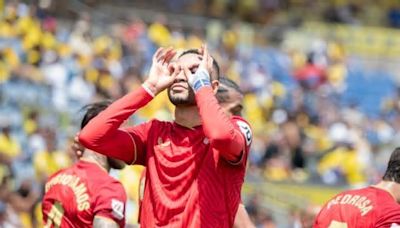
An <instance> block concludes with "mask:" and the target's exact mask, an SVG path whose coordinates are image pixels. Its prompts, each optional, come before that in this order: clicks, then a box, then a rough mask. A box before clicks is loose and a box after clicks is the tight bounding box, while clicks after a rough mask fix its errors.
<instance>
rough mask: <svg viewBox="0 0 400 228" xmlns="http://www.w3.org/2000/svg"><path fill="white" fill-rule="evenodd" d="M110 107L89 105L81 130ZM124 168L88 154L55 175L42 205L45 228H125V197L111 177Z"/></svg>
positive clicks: (49, 182) (95, 154) (120, 164)
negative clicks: (111, 173)
mask: <svg viewBox="0 0 400 228" xmlns="http://www.w3.org/2000/svg"><path fill="white" fill-rule="evenodd" d="M110 103H111V102H108V101H104V102H99V103H95V104H92V105H89V106H88V107H87V111H86V113H85V116H84V117H83V120H82V122H81V128H83V127H84V126H85V125H86V124H87V123H88V122H89V121H90V120H91V119H92V118H93V117H95V116H96V115H97V114H98V113H100V112H101V111H103V110H104V109H106V108H107V107H108V105H109V104H110ZM124 166H125V164H124V162H122V161H118V160H116V159H112V158H108V157H106V156H104V155H102V154H99V153H95V152H94V151H90V150H86V151H85V152H84V153H83V154H82V156H81V157H80V158H79V161H78V162H77V163H76V164H75V165H73V166H72V167H70V168H67V169H64V170H61V171H58V172H57V173H55V174H53V175H52V176H51V177H50V178H49V180H48V181H47V183H46V186H45V195H44V197H43V202H42V213H43V222H44V224H45V227H49V228H50V227H124V226H125V202H126V193H125V190H124V189H123V186H122V185H121V183H120V182H119V181H118V180H116V179H114V178H112V177H111V176H110V175H109V174H108V172H109V171H110V169H111V168H113V169H122V168H124Z"/></svg>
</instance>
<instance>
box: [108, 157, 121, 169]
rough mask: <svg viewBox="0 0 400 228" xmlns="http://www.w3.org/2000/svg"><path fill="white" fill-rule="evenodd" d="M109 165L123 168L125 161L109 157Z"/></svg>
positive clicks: (114, 167) (113, 167)
mask: <svg viewBox="0 0 400 228" xmlns="http://www.w3.org/2000/svg"><path fill="white" fill-rule="evenodd" d="M107 162H108V165H109V166H110V168H112V169H123V168H125V162H123V161H121V160H117V159H113V158H107Z"/></svg>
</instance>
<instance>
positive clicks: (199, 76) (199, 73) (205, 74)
mask: <svg viewBox="0 0 400 228" xmlns="http://www.w3.org/2000/svg"><path fill="white" fill-rule="evenodd" d="M199 52H200V53H201V54H202V60H201V62H200V64H199V67H198V68H197V70H196V72H195V73H194V74H192V73H191V72H190V70H189V68H188V67H184V69H183V70H184V72H185V76H186V78H187V80H188V82H189V85H190V86H191V87H192V88H193V90H194V91H195V92H196V91H197V90H199V89H200V88H201V87H203V86H210V85H211V82H210V74H211V72H212V68H213V59H212V57H211V56H210V54H209V53H208V49H207V46H206V45H203V46H202V47H201V49H200V50H199Z"/></svg>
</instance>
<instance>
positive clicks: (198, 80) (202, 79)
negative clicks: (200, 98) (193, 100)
mask: <svg viewBox="0 0 400 228" xmlns="http://www.w3.org/2000/svg"><path fill="white" fill-rule="evenodd" d="M189 84H190V86H191V87H192V88H193V90H194V92H197V91H198V90H200V89H201V88H202V87H204V86H211V82H210V75H209V74H208V72H207V70H206V69H204V68H199V69H198V70H197V71H196V73H194V74H193V75H192V78H191V80H189Z"/></svg>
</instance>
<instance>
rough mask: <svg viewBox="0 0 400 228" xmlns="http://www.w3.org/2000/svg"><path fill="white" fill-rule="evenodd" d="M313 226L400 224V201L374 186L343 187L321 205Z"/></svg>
mask: <svg viewBox="0 0 400 228" xmlns="http://www.w3.org/2000/svg"><path fill="white" fill-rule="evenodd" d="M314 227H331V228H335V227H360V228H367V227H388V228H389V227H400V205H399V204H398V203H397V202H396V200H395V199H394V198H393V196H392V195H391V194H390V193H389V192H387V191H385V190H382V189H379V188H375V187H373V186H370V187H367V188H362V189H357V190H350V191H345V192H343V193H340V194H338V195H337V196H335V197H334V198H332V199H331V200H330V201H329V202H328V203H327V204H326V205H325V206H324V207H323V208H322V210H321V211H320V212H319V214H318V216H317V218H316V220H315V222H314Z"/></svg>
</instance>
